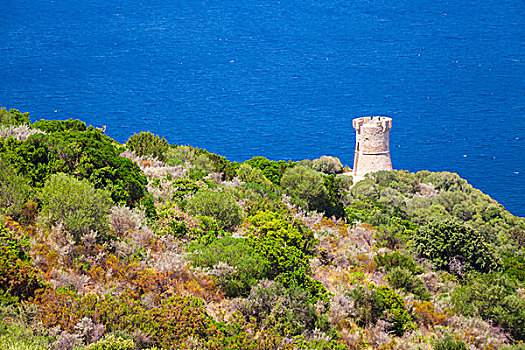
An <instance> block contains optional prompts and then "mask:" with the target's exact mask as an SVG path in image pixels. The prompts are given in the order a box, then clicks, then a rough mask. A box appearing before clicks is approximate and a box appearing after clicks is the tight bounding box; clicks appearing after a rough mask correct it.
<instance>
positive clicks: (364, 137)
mask: <svg viewBox="0 0 525 350" xmlns="http://www.w3.org/2000/svg"><path fill="white" fill-rule="evenodd" d="M353 126H354V129H355V131H356V145H355V155H354V176H364V175H366V174H368V173H371V172H375V171H380V170H392V161H391V160H390V135H389V131H390V129H391V128H392V118H388V117H380V116H375V117H362V118H356V119H354V120H353Z"/></svg>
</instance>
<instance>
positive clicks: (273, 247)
mask: <svg viewBox="0 0 525 350" xmlns="http://www.w3.org/2000/svg"><path fill="white" fill-rule="evenodd" d="M247 221H248V222H249V224H250V226H249V231H248V242H249V244H250V245H252V246H253V247H254V249H255V251H256V252H257V253H258V254H259V255H261V256H263V257H264V258H265V259H266V260H267V261H268V273H267V276H268V278H269V279H275V280H276V281H279V282H281V283H282V284H283V285H284V286H285V287H290V286H298V287H300V288H301V289H304V290H306V291H308V293H309V294H310V295H312V298H313V299H312V300H313V301H315V300H323V301H326V300H327V291H326V289H325V288H324V286H323V285H322V284H321V283H320V282H319V281H315V280H313V279H312V278H311V277H310V276H309V274H310V264H309V260H308V259H309V258H310V257H311V256H312V253H313V249H314V247H315V244H316V240H315V238H314V236H313V232H312V231H310V230H308V229H306V228H303V227H302V226H300V225H297V224H295V225H294V224H292V223H290V222H288V221H286V220H285V219H284V218H283V217H282V216H281V215H280V214H278V213H273V212H259V213H258V214H256V215H254V216H252V217H249V218H248V220H247Z"/></svg>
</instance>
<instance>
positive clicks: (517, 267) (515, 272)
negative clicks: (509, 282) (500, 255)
mask: <svg viewBox="0 0 525 350" xmlns="http://www.w3.org/2000/svg"><path fill="white" fill-rule="evenodd" d="M503 270H504V271H505V274H507V275H508V276H509V277H511V278H514V279H516V280H517V281H520V282H522V283H523V282H525V257H524V256H517V255H512V254H510V253H508V254H506V256H505V258H504V259H503Z"/></svg>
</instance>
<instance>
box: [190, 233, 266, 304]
mask: <svg viewBox="0 0 525 350" xmlns="http://www.w3.org/2000/svg"><path fill="white" fill-rule="evenodd" d="M190 251H192V255H191V260H192V262H193V264H194V265H195V266H199V267H206V268H208V269H212V271H211V273H212V274H213V275H215V276H216V277H217V279H218V280H219V283H220V284H221V286H222V289H223V290H224V292H225V294H226V296H229V297H236V296H246V295H248V293H249V292H250V289H251V288H252V287H253V286H254V285H255V284H257V282H258V280H260V279H263V278H264V277H265V276H266V272H267V271H266V266H267V263H266V260H265V259H264V258H263V257H262V256H260V255H259V254H257V252H255V250H254V248H253V247H251V246H250V245H248V244H247V243H246V239H244V238H233V237H222V238H219V239H217V240H214V241H213V242H211V243H210V244H202V243H196V244H193V245H191V246H190Z"/></svg>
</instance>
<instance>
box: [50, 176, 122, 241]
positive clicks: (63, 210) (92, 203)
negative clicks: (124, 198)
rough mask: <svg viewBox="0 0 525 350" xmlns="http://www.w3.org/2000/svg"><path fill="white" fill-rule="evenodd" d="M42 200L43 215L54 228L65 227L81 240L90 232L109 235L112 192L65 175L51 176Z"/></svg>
mask: <svg viewBox="0 0 525 350" xmlns="http://www.w3.org/2000/svg"><path fill="white" fill-rule="evenodd" d="M40 200H41V202H42V215H44V217H47V218H48V220H49V222H50V224H52V225H55V224H58V223H63V224H64V226H65V228H66V229H67V230H68V231H69V232H70V233H71V234H73V236H74V237H75V239H77V240H79V239H80V237H81V236H82V234H85V233H89V231H90V230H93V231H98V232H99V233H105V230H106V229H107V215H108V213H109V209H110V208H111V207H112V206H113V201H112V200H111V195H110V193H109V191H106V190H102V189H96V188H95V187H94V186H93V185H92V184H91V183H90V182H89V181H87V180H78V179H76V178H74V177H73V176H71V175H67V174H62V173H59V174H54V175H51V177H50V178H49V179H48V180H47V181H46V184H45V185H44V187H43V188H42V191H41V193H40Z"/></svg>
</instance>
